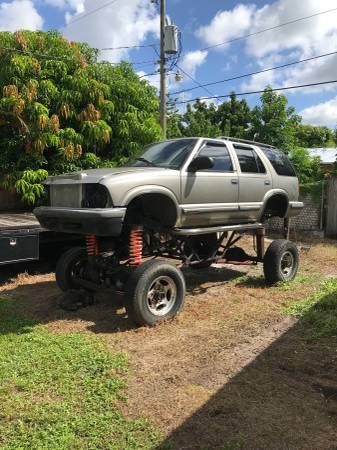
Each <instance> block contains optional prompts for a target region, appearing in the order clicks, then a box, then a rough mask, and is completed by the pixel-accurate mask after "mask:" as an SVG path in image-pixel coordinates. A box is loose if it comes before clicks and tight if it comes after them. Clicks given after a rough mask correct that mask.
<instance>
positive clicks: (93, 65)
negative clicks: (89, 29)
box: [0, 31, 161, 204]
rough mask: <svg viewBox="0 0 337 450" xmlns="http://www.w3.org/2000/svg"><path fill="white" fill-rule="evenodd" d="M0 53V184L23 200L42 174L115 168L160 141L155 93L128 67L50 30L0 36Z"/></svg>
mask: <svg viewBox="0 0 337 450" xmlns="http://www.w3.org/2000/svg"><path fill="white" fill-rule="evenodd" d="M0 56H1V60H2V64H1V66H0V92H2V97H0V164H1V177H2V180H3V182H2V185H3V186H4V187H5V188H7V189H15V190H16V191H17V192H19V193H20V194H21V196H22V198H23V199H24V200H25V201H27V202H28V203H31V204H33V203H35V202H36V200H37V199H38V198H40V197H41V196H42V195H43V188H42V186H41V181H42V180H43V179H44V178H45V177H46V176H47V175H48V173H49V174H58V173H64V172H69V171H74V170H81V169H82V168H83V167H84V168H87V167H97V166H100V165H116V164H117V163H119V162H120V161H123V160H124V159H126V158H128V157H130V156H131V155H132V154H134V153H137V152H138V151H139V150H140V149H141V148H142V147H143V146H144V145H145V144H147V143H150V142H153V141H154V140H158V139H160V137H161V130H160V127H159V123H158V117H157V111H158V99H157V96H156V91H155V89H154V88H153V87H151V86H150V85H149V84H148V82H146V81H145V80H140V79H139V77H138V76H137V75H136V74H135V73H134V72H133V70H132V68H131V66H130V65H129V64H126V63H123V64H121V65H119V66H116V67H113V66H112V65H111V64H109V63H107V62H98V60H97V56H98V52H97V51H96V50H94V49H92V48H90V47H89V46H87V45H86V44H80V43H74V42H70V41H68V40H66V39H65V38H63V37H62V36H61V35H60V34H58V33H57V32H47V33H44V32H30V31H19V32H16V33H14V34H12V33H9V32H2V33H0Z"/></svg>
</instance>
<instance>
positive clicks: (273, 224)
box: [267, 193, 321, 231]
mask: <svg viewBox="0 0 337 450" xmlns="http://www.w3.org/2000/svg"><path fill="white" fill-rule="evenodd" d="M300 201H301V202H303V203H304V208H303V210H302V211H301V212H300V214H298V215H297V216H296V217H293V218H292V219H291V223H290V227H291V229H296V230H297V231H317V230H319V229H320V220H321V199H320V198H319V197H317V196H313V195H311V194H308V193H304V194H301V195H300ZM282 229H283V220H282V219H280V218H278V217H273V218H272V219H270V220H269V221H268V226H267V230H270V231H281V230H282Z"/></svg>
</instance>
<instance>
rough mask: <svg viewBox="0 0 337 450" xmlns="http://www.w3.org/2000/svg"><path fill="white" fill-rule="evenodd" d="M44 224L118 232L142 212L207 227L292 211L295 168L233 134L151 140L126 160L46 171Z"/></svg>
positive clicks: (40, 213) (170, 224)
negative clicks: (123, 163) (74, 169)
mask: <svg viewBox="0 0 337 450" xmlns="http://www.w3.org/2000/svg"><path fill="white" fill-rule="evenodd" d="M46 186H47V187H48V190H49V202H48V206H43V207H38V208H36V209H35V211H34V212H35V214H36V216H37V218H38V219H39V221H40V223H41V225H42V226H43V227H45V228H48V229H51V230H57V231H63V232H70V233H83V234H87V233H89V234H95V235H98V236H119V235H120V233H121V232H122V230H123V226H124V225H125V223H126V222H127V221H135V220H137V217H138V220H139V217H142V218H144V217H146V218H148V219H149V220H151V221H152V223H157V224H159V225H160V226H161V227H164V228H187V227H210V226H217V225H230V224H245V223H254V222H258V221H263V220H265V219H267V218H269V217H272V216H279V217H291V216H293V215H295V214H296V213H298V212H299V211H300V209H301V208H302V207H303V204H302V203H301V202H299V201H298V195H299V183H298V179H297V176H296V174H295V171H294V169H293V167H292V166H291V164H290V162H289V161H288V159H287V157H286V156H285V155H284V154H283V152H281V151H279V150H277V149H275V148H273V147H271V146H268V145H265V144H258V143H255V142H249V141H242V140H239V139H232V138H221V139H206V138H184V139H175V140H171V141H164V142H161V143H157V144H153V145H152V146H150V147H148V149H146V150H145V152H144V153H143V155H142V157H140V158H138V159H137V160H135V161H134V162H133V163H131V164H130V165H129V166H125V167H120V168H115V169H111V168H107V169H93V170H86V171H83V172H78V173H72V174H66V175H61V176H55V177H49V178H48V179H47V181H46Z"/></svg>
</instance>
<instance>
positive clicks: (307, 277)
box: [0, 241, 337, 450]
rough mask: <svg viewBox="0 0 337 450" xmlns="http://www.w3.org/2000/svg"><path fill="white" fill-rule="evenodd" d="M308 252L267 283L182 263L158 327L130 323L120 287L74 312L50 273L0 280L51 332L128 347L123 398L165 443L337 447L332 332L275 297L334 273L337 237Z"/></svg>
mask: <svg viewBox="0 0 337 450" xmlns="http://www.w3.org/2000/svg"><path fill="white" fill-rule="evenodd" d="M301 258H302V269H301V275H300V277H299V278H298V281H297V282H295V283H294V284H292V285H291V287H274V288H268V287H266V285H265V284H264V281H263V279H262V278H261V272H260V269H259V268H256V267H253V268H250V269H244V271H242V269H240V270H238V269H237V267H234V266H231V267H230V268H219V267H212V268H210V269H208V270H200V271H196V272H191V271H187V272H186V280H187V285H188V296H187V299H186V305H185V309H184V311H183V312H182V313H181V315H180V316H179V317H178V318H177V319H175V320H174V321H172V322H170V323H165V324H163V325H160V326H158V327H155V328H152V329H150V328H139V329H136V328H134V326H133V324H132V323H131V322H130V321H129V320H128V318H127V317H126V315H125V311H124V308H123V304H122V298H113V297H112V296H111V295H108V294H102V295H100V297H99V299H98V302H97V304H96V305H95V306H93V307H90V308H85V309H82V310H79V311H78V312H76V313H68V312H64V311H62V310H60V309H59V308H58V307H57V299H58V296H59V291H58V289H57V287H56V285H55V282H54V277H53V275H51V274H45V275H35V276H34V275H27V274H21V275H19V276H17V277H16V278H15V279H13V280H12V281H9V282H8V283H5V284H4V285H3V286H2V287H1V288H0V291H2V292H3V293H4V294H8V295H15V297H16V298H17V299H18V302H19V306H20V308H21V310H22V311H23V312H24V313H25V314H27V315H29V316H32V317H34V318H35V319H36V320H38V321H40V322H41V323H48V326H49V327H50V329H51V330H53V331H54V332H61V333H64V332H70V331H74V330H78V331H84V332H90V333H92V332H94V333H99V334H100V335H102V336H104V338H105V339H106V340H107V342H108V343H109V345H111V346H112V348H113V349H116V346H117V347H118V348H119V349H121V350H123V351H126V352H127V353H128V354H129V360H130V367H131V370H130V374H129V388H128V401H127V403H126V404H122V405H121V407H122V408H123V410H124V413H125V414H127V415H128V416H134V417H135V416H139V415H142V416H147V417H148V418H150V419H151V420H152V421H153V422H154V423H155V424H156V425H157V426H158V428H159V429H160V430H161V432H162V433H163V436H164V439H163V441H164V442H163V448H164V447H165V448H167V447H166V444H167V445H170V447H168V448H172V449H179V450H180V449H190V450H197V449H200V450H201V449H202V450H207V449H219V450H220V449H221V450H222V449H226V450H227V449H239V448H243V449H254V450H255V449H256V450H264V449H282V450H283V449H284V450H285V449H289V450H290V449H291V450H293V449H294V450H295V449H296V450H301V449H303V450H304V449H308V450H309V449H312V450H336V449H337V395H336V398H335V395H334V393H335V392H336V393H337V339H336V338H330V339H320V340H319V341H312V340H308V339H307V337H306V334H305V330H304V329H303V326H302V324H301V323H300V322H297V320H296V319H294V318H290V317H287V316H285V315H284V314H282V313H281V312H280V306H281V305H282V304H284V302H286V301H288V300H291V299H299V298H305V297H306V296H308V295H309V294H310V293H311V292H312V290H313V289H314V288H315V287H316V286H317V285H318V283H319V282H320V281H321V280H322V279H323V278H324V277H328V276H337V264H336V262H337V245H336V244H335V243H333V242H326V243H319V242H315V241H314V242H311V243H310V246H309V247H307V246H304V248H303V250H302V252H301ZM245 274H247V275H248V276H246V277H243V278H242V276H243V275H245ZM322 386H324V387H325V389H322ZM327 387H328V388H330V389H327Z"/></svg>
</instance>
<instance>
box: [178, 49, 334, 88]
mask: <svg viewBox="0 0 337 450" xmlns="http://www.w3.org/2000/svg"><path fill="white" fill-rule="evenodd" d="M336 54H337V51H334V52H330V53H324V54H323V55H317V56H312V57H310V58H305V59H300V60H298V61H293V62H290V63H286V64H281V65H279V66H274V67H269V68H268V69H263V70H257V71H255V72H250V73H245V74H242V75H236V76H234V77H231V78H225V79H224V80H219V81H212V82H210V83H204V84H200V83H199V82H197V84H198V86H195V87H191V88H188V89H182V90H181V91H176V92H171V94H170V95H177V94H182V93H183V92H190V91H194V90H195V89H198V88H199V87H200V88H204V87H207V86H214V85H216V84H221V83H226V82H228V81H233V80H238V79H240V78H246V77H250V76H252V75H258V74H260V73H265V72H270V71H272V70H277V69H282V68H284V67H289V66H294V65H296V64H300V63H303V62H307V61H313V60H315V59H319V58H324V57H326V56H331V55H336ZM193 81H195V80H193Z"/></svg>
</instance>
